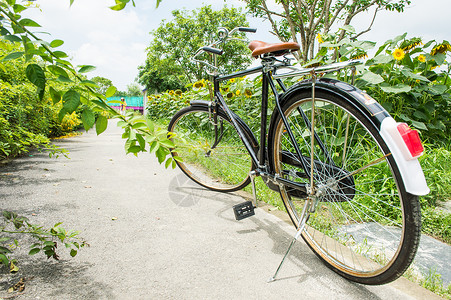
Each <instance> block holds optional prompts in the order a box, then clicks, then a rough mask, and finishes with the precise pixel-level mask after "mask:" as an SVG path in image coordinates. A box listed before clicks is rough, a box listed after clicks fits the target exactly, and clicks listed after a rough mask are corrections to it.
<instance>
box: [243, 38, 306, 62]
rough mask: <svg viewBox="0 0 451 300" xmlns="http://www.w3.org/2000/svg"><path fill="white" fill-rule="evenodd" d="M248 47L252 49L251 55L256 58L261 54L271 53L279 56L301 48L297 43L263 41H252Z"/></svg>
mask: <svg viewBox="0 0 451 300" xmlns="http://www.w3.org/2000/svg"><path fill="white" fill-rule="evenodd" d="M249 49H250V50H251V51H252V56H253V57H255V58H257V57H259V56H260V55H262V54H268V53H270V54H272V55H274V56H281V55H284V54H287V53H289V52H292V51H296V50H299V49H301V46H299V44H298V43H295V42H286V43H273V44H270V43H265V42H262V41H252V42H250V44H249Z"/></svg>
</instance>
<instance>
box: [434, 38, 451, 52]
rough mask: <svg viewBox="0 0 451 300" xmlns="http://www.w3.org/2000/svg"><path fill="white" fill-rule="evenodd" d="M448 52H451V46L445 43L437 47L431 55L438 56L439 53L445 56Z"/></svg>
mask: <svg viewBox="0 0 451 300" xmlns="http://www.w3.org/2000/svg"><path fill="white" fill-rule="evenodd" d="M447 51H451V45H450V44H449V43H448V42H446V41H444V42H443V43H441V44H439V45H437V46H435V47H434V49H432V51H431V55H436V54H437V53H442V54H445V53H446V52H447Z"/></svg>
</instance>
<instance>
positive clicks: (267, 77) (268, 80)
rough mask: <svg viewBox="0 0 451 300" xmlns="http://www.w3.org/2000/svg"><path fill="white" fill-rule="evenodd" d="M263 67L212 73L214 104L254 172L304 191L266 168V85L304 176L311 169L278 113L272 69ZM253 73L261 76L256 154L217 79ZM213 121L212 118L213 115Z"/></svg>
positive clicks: (281, 83)
mask: <svg viewBox="0 0 451 300" xmlns="http://www.w3.org/2000/svg"><path fill="white" fill-rule="evenodd" d="M282 66H286V65H285V64H283V63H280V64H275V65H273V66H272V67H271V70H276V69H277V67H282ZM265 68H266V67H265V66H264V65H262V66H259V67H256V68H251V69H248V70H244V71H239V72H236V73H232V74H228V75H223V76H213V82H214V95H215V101H217V102H218V104H219V105H221V107H222V108H223V109H224V111H225V113H226V114H227V116H228V117H229V119H230V120H231V122H232V124H233V126H234V127H235V130H236V131H237V132H238V135H239V136H240V138H241V140H242V142H243V143H244V145H245V147H246V149H247V151H248V153H249V155H250V156H251V158H252V161H253V162H254V164H255V165H256V166H257V173H258V175H261V176H264V177H267V178H270V179H272V180H273V181H276V182H277V183H279V184H283V185H286V186H290V187H292V188H295V189H301V190H302V191H303V192H306V184H304V183H297V182H293V181H291V180H287V179H284V178H281V177H280V176H278V175H275V174H270V172H269V170H268V169H267V167H266V163H265V160H266V140H267V139H266V133H267V116H268V100H269V88H271V91H272V93H273V94H274V97H275V103H276V108H277V110H278V112H279V113H280V115H281V118H282V121H283V123H284V125H285V128H286V129H287V133H288V135H289V137H290V140H291V142H292V144H293V146H294V148H295V152H296V153H295V154H296V159H297V161H298V162H299V163H300V165H301V166H302V169H303V170H304V172H305V174H307V176H310V173H311V170H310V169H309V167H308V163H307V159H306V157H304V156H302V154H301V151H300V149H299V146H298V144H297V142H296V140H295V138H294V135H293V132H292V131H291V127H290V125H289V123H288V120H287V119H286V117H285V115H284V114H283V112H282V107H281V106H280V102H279V93H278V91H277V88H276V84H275V82H274V80H273V78H272V71H271V70H266V69H265ZM256 73H261V74H262V76H263V78H262V100H261V127H260V145H259V152H258V153H256V152H255V150H254V148H253V147H252V146H251V142H250V141H249V140H248V139H247V138H246V135H245V134H244V133H243V132H242V129H241V128H240V126H238V122H237V120H236V118H235V115H234V114H233V113H232V111H231V110H230V108H229V107H228V106H227V104H226V102H225V100H224V98H223V96H222V94H221V92H220V82H222V81H226V80H230V79H233V78H238V77H243V76H247V75H251V74H256ZM276 81H277V84H278V85H279V86H280V88H281V89H282V91H283V92H285V91H286V90H287V89H286V87H285V85H284V84H283V82H282V80H280V79H277V80H276ZM216 105H217V104H216ZM302 113H303V112H302ZM303 114H304V113H303ZM304 116H305V114H304ZM215 120H216V118H215ZM304 120H305V121H306V126H307V127H308V128H309V129H310V130H311V125H310V123H309V122H308V120H306V119H304ZM215 123H216V121H215ZM217 126H218V125H215V128H216V129H215V132H217ZM315 139H316V140H318V141H319V138H318V137H317V136H316V135H315ZM320 145H321V148H323V146H322V143H320ZM324 150H325V148H324ZM326 152H327V151H326Z"/></svg>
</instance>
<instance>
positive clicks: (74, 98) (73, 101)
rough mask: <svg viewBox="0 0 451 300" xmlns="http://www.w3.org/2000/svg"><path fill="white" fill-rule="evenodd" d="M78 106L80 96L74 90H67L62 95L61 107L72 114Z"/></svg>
mask: <svg viewBox="0 0 451 300" xmlns="http://www.w3.org/2000/svg"><path fill="white" fill-rule="evenodd" d="M79 105H80V94H79V93H78V92H77V91H75V90H68V91H67V92H66V93H65V94H64V95H63V107H64V109H65V110H66V111H67V112H68V113H69V114H71V113H73V112H74V111H75V110H76V109H77V107H78V106H79Z"/></svg>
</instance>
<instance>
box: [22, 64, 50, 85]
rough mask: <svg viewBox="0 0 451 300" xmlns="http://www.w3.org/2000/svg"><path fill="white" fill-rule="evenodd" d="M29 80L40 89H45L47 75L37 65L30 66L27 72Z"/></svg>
mask: <svg viewBox="0 0 451 300" xmlns="http://www.w3.org/2000/svg"><path fill="white" fill-rule="evenodd" d="M25 74H26V75H27V78H28V80H30V82H31V83H32V84H34V85H35V86H37V87H38V88H40V89H43V90H44V89H45V73H44V70H42V68H41V67H40V66H39V65H37V64H29V65H28V66H27V69H26V70H25Z"/></svg>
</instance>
